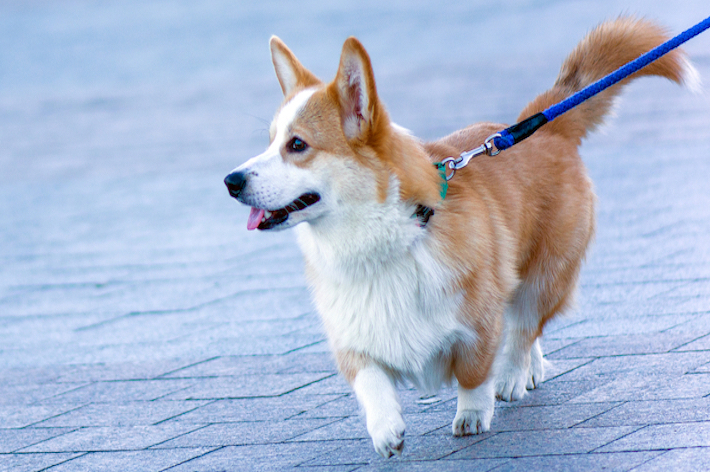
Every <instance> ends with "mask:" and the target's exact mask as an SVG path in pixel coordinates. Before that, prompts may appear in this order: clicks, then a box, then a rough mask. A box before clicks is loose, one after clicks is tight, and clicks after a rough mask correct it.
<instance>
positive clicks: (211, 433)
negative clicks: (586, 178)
mask: <svg viewBox="0 0 710 472" xmlns="http://www.w3.org/2000/svg"><path fill="white" fill-rule="evenodd" d="M435 3H440V2H426V1H414V2H413V1H409V0H395V1H391V2H381V1H379V0H371V1H370V0H366V1H359V2H327V1H322V0H312V1H305V2H291V1H285V0H284V1H281V2H276V1H263V2H246V1H245V2H234V1H230V0H210V1H205V2H191V1H187V0H185V1H153V2H143V1H138V0H121V1H118V0H111V1H101V2H98V1H89V0H85V1H84V0H61V1H51V2H50V1H40V0H33V1H20V0H8V1H5V2H2V3H0V471H6V470H12V471H39V470H51V471H53V472H55V471H56V472H59V471H133V470H139V471H162V470H170V471H174V472H178V471H221V470H226V471H241V470H244V471H261V470H263V471H274V470H292V469H293V470H302V471H304V472H305V471H337V472H340V471H343V472H345V471H352V470H357V471H359V472H363V471H369V470H395V471H449V470H452V471H453V470H455V471H460V470H481V471H484V470H496V471H507V470H565V471H569V470H590V471H591V470H594V471H596V470H601V469H602V468H606V469H608V470H618V471H625V470H634V471H656V470H659V471H668V470H693V471H696V470H708V469H710V187H709V186H708V182H709V181H710V102H709V101H708V98H707V96H706V95H693V94H691V93H690V92H689V91H688V90H686V89H683V88H680V87H677V86H675V85H674V84H671V83H669V82H666V81H663V80H660V79H646V80H642V81H639V82H637V83H634V84H633V85H632V86H631V87H629V89H628V90H627V91H626V93H625V94H624V96H623V98H622V100H621V101H620V102H619V107H618V112H617V116H616V117H615V118H614V119H613V120H611V122H610V124H609V125H608V126H606V127H605V128H604V129H603V130H602V131H601V132H598V133H596V134H595V135H594V136H593V137H591V138H590V139H588V140H587V141H586V142H585V143H584V145H583V148H582V154H583V156H584V159H585V162H586V163H587V165H588V167H589V169H590V173H591V176H592V178H593V180H594V182H595V185H596V190H597V194H598V197H599V201H598V232H597V237H596V241H595V243H594V246H593V249H592V250H591V252H590V254H589V256H588V258H587V262H586V265H585V268H584V272H583V275H582V280H581V286H580V293H579V296H578V303H577V307H576V308H575V309H574V310H573V311H572V312H571V313H570V314H569V315H568V316H567V317H565V318H564V319H561V320H557V321H555V322H554V323H553V324H551V325H550V326H549V327H548V329H547V330H546V332H545V335H544V341H543V348H544V350H545V353H546V355H547V358H548V359H549V360H550V361H551V362H552V367H551V368H550V371H549V379H548V380H547V381H546V382H544V383H543V384H542V386H541V388H539V389H538V390H535V391H532V392H529V394H528V395H527V396H526V398H525V399H524V400H522V401H519V402H515V403H511V404H505V403H501V402H498V403H497V408H496V413H495V417H494V419H493V424H492V430H491V432H489V433H486V434H482V435H480V436H470V437H466V438H452V437H451V433H450V424H451V421H452V419H453V417H454V414H455V410H456V405H455V390H454V389H451V388H447V389H444V390H442V391H441V392H440V394H439V395H438V396H437V397H435V398H428V399H422V398H420V396H419V394H418V393H417V392H416V391H414V390H409V389H406V387H403V389H402V390H401V397H402V402H403V405H404V412H405V415H404V416H405V421H406V422H407V436H406V446H405V451H404V454H403V455H402V457H401V458H393V459H389V460H384V459H381V458H379V457H378V456H377V455H376V454H375V452H374V450H373V448H372V445H371V442H370V440H369V439H368V437H367V433H366V431H365V427H364V421H363V418H362V417H361V416H360V414H359V411H358V407H357V404H356V401H355V399H354V397H353V395H352V393H351V391H350V388H349V387H348V386H347V385H346V383H345V382H344V381H343V380H342V379H341V378H340V377H339V376H337V375H336V370H335V367H334V364H333V362H332V360H331V357H330V354H329V352H328V347H327V345H326V342H325V341H324V338H323V334H322V331H321V328H320V325H319V321H318V318H317V315H316V313H315V312H314V309H313V306H312V305H311V303H310V300H309V295H308V291H307V288H306V285H305V282H304V277H303V274H302V270H303V267H302V261H301V256H300V253H299V251H298V249H297V247H296V245H295V241H294V236H293V234H292V232H290V231H285V232H281V233H273V234H269V233H258V232H247V231H246V220H247V215H248V211H247V209H246V208H244V207H243V206H241V205H239V204H238V203H237V202H235V201H234V200H233V199H231V198H229V196H228V194H227V191H226V190H225V188H224V186H223V184H222V179H223V178H224V176H225V175H226V174H227V173H228V172H229V171H230V170H231V169H232V168H234V167H235V166H236V165H238V164H240V163H241V162H243V161H244V160H246V159H247V158H249V157H251V156H253V155H255V154H257V153H259V152H261V150H263V149H264V147H265V146H266V144H267V140H268V133H267V131H266V129H267V127H268V122H269V120H270V119H271V116H272V114H273V113H274V111H275V109H276V107H277V106H278V104H279V103H280V100H281V92H280V88H279V86H278V83H277V82H276V79H275V77H274V76H273V72H272V70H271V61H270V58H269V55H268V47H267V43H268V39H269V37H270V35H271V34H277V35H279V36H280V37H281V38H282V39H284V41H285V42H286V43H287V44H288V45H289V46H290V47H291V48H292V49H293V50H294V51H295V52H296V54H297V55H298V56H299V58H300V59H301V60H302V61H303V63H304V64H305V65H307V66H308V67H310V68H311V69H312V70H313V71H314V72H315V73H316V74H317V75H319V76H321V77H322V78H324V79H328V80H329V79H330V78H332V76H333V75H334V73H335V70H336V67H337V63H338V58H339V54H340V48H341V45H342V42H343V40H344V39H345V38H346V37H348V36H349V35H356V36H358V37H359V38H360V39H361V40H362V41H363V43H364V44H365V46H366V47H367V48H368V49H369V51H370V53H371V56H372V60H373V63H374V67H375V73H376V77H377V79H378V86H379V90H380V92H381V95H382V97H383V100H384V101H385V103H386V104H387V106H388V108H389V111H390V114H391V115H392V117H393V118H394V120H395V121H396V122H398V123H399V124H400V125H402V126H404V127H406V128H409V129H411V130H413V131H414V132H415V133H416V134H417V135H419V136H421V137H423V138H425V139H430V138H435V137H438V136H442V135H444V134H446V133H449V132H451V131H453V130H456V129H458V128H460V127H463V126H465V125H467V124H470V123H473V122H476V121H481V120H489V121H498V122H507V123H510V122H511V121H513V120H514V119H515V118H516V116H517V114H518V112H519V111H520V110H521V109H522V107H523V106H524V105H525V103H526V102H527V101H529V100H531V99H532V98H533V97H534V96H535V95H536V94H538V93H540V92H542V91H543V90H545V89H547V88H548V87H549V86H551V84H552V83H553V81H554V78H555V76H556V74H557V71H558V68H559V65H560V63H561V61H562V59H563V58H564V57H565V55H566V54H567V53H568V52H570V51H571V49H572V48H573V47H574V45H575V44H576V43H577V42H578V41H579V40H580V39H581V38H582V36H583V35H584V34H585V32H586V31H587V30H589V29H590V28H591V27H593V26H594V25H596V24H597V23H598V22H600V21H602V20H604V19H607V18H613V17H615V16H616V15H618V14H619V13H622V12H638V13H639V14H640V15H643V16H647V17H650V18H655V19H658V20H659V21H660V22H662V23H663V24H665V25H666V26H668V28H669V30H670V31H672V32H673V33H678V32H680V31H682V30H684V29H686V28H688V27H690V26H691V25H692V24H695V23H696V22H698V21H700V20H701V19H703V18H705V17H707V16H708V15H709V14H710V8H709V7H708V4H707V0H688V1H684V2H682V6H677V5H673V4H672V2H667V1H666V0H653V1H646V0H644V1H641V0H639V1H623V0H622V1H621V2H619V0H613V1H611V0H593V1H582V0H579V1H567V0H564V1H562V0H556V1H555V0H552V1H546V2H533V1H523V0H521V1H505V2H494V1H461V2H449V3H448V4H447V6H445V7H442V6H435ZM385 4H386V5H387V6H383V5H385ZM686 49H687V51H688V52H689V54H690V56H691V58H692V60H693V61H694V63H695V65H696V67H697V69H698V70H699V72H700V73H701V75H702V76H704V77H705V78H706V83H708V82H710V33H705V34H704V35H703V36H701V37H698V38H696V39H694V40H692V41H691V42H690V43H689V44H688V45H687V48H686Z"/></svg>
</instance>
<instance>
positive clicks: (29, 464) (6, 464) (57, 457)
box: [0, 453, 82, 472]
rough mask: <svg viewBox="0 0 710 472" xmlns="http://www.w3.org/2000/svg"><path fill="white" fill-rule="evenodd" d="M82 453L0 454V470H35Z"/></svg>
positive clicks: (3, 471) (15, 471)
mask: <svg viewBox="0 0 710 472" xmlns="http://www.w3.org/2000/svg"><path fill="white" fill-rule="evenodd" d="M81 455H82V454H71V453H68V454H12V455H10V454H0V471H2V472H37V471H39V470H44V469H47V468H49V467H52V466H54V465H57V464H61V463H63V462H65V461H68V460H71V459H73V458H75V457H79V456H81Z"/></svg>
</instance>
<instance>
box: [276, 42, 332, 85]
mask: <svg viewBox="0 0 710 472" xmlns="http://www.w3.org/2000/svg"><path fill="white" fill-rule="evenodd" d="M269 47H270V48H271V60H272V61H273V63H274V71H276V77H277V78H278V79H279V84H281V90H283V92H284V96H288V95H290V94H291V92H293V91H294V90H295V89H296V88H297V87H302V88H305V87H310V86H313V85H318V84H320V83H321V82H320V80H318V78H317V77H316V76H315V75H313V74H312V73H311V72H310V71H309V70H308V69H306V68H305V67H303V64H301V63H300V62H299V61H298V59H296V56H295V55H294V54H293V53H292V52H291V50H290V49H289V48H288V47H286V45H285V44H284V42H283V41H281V40H280V39H279V38H278V37H276V36H272V37H271V40H270V41H269Z"/></svg>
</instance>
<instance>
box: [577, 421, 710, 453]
mask: <svg viewBox="0 0 710 472" xmlns="http://www.w3.org/2000/svg"><path fill="white" fill-rule="evenodd" d="M580 429H581V428H580ZM685 447H710V421H703V422H698V423H675V424H659V425H649V426H646V427H644V428H641V429H639V430H637V431H635V432H633V433H632V434H629V435H627V436H624V437H622V438H620V439H617V440H615V441H613V442H610V443H609V444H607V445H605V446H602V447H600V448H599V449H598V450H597V451H595V452H613V451H653V450H668V449H674V448H685Z"/></svg>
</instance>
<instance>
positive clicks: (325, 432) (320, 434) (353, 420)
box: [293, 416, 370, 441]
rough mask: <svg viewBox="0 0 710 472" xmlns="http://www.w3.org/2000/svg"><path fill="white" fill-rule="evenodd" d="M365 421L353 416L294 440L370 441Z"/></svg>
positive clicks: (330, 422)
mask: <svg viewBox="0 0 710 472" xmlns="http://www.w3.org/2000/svg"><path fill="white" fill-rule="evenodd" d="M369 437H370V436H369V435H368V434H367V429H366V427H365V419H364V418H361V417H359V416H351V417H348V418H344V419H342V420H336V421H332V420H329V423H328V424H326V425H325V426H323V427H322V428H318V429H314V430H312V431H309V432H307V433H305V434H301V435H299V436H296V437H294V438H293V440H294V441H333V440H339V439H369Z"/></svg>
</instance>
